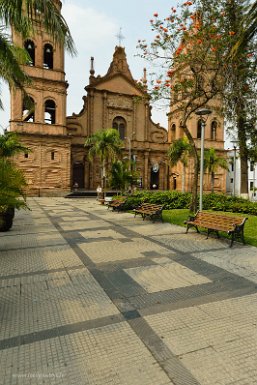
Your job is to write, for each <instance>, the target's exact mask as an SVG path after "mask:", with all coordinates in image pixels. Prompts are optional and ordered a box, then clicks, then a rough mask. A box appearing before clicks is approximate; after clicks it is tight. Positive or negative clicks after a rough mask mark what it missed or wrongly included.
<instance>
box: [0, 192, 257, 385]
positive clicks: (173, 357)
mask: <svg viewBox="0 0 257 385" xmlns="http://www.w3.org/2000/svg"><path fill="white" fill-rule="evenodd" d="M29 205H30V208H31V211H27V212H24V211H20V212H18V213H17V215H16V217H15V221H14V226H13V228H12V230H11V231H10V232H8V233H0V324H1V327H0V362H1V366H0V385H16V384H17V385H20V384H21V385H23V384H24V385H27V384H31V385H34V384H43V383H45V384H65V385H72V384H74V385H75V384H76V385H85V384H87V385H107V384H112V385H113V384H114V385H137V384H138V385H256V384H257V369H256V368H257V359H256V357H257V332H256V331H257V326H256V320H257V287H256V283H257V253H256V248H253V247H248V246H242V245H238V244H236V245H235V247H233V249H230V248H228V243H227V241H224V240H218V239H215V238H210V239H208V240H206V239H205V236H203V235H201V234H196V233H195V232H194V231H191V232H190V233H189V234H185V229H184V228H180V227H177V226H171V225H170V224H167V223H159V222H156V223H152V222H151V221H149V220H146V221H142V218H139V217H136V218H134V216H133V215H132V214H130V213H117V212H112V211H111V210H108V209H107V208H106V207H105V206H102V205H99V204H98V203H97V202H96V201H95V200H94V199H90V198H88V199H76V200H67V199H64V198H34V199H32V198H30V199H29Z"/></svg>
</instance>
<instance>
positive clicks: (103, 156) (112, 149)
mask: <svg viewBox="0 0 257 385" xmlns="http://www.w3.org/2000/svg"><path fill="white" fill-rule="evenodd" d="M121 146H122V141H121V139H120V137H119V133H118V131H117V130H115V129H114V128H108V129H106V130H101V131H97V132H95V133H94V134H93V135H91V136H90V137H88V138H87V139H86V141H85V147H86V148H87V149H88V158H89V160H90V161H93V160H94V159H95V158H97V157H98V158H99V159H100V165H101V182H102V183H101V187H102V189H103V191H104V188H105V178H106V172H107V165H108V162H109V161H111V162H113V161H115V160H116V159H117V157H118V155H119V154H120V151H121Z"/></svg>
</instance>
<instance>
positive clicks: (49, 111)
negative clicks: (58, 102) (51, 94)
mask: <svg viewBox="0 0 257 385" xmlns="http://www.w3.org/2000/svg"><path fill="white" fill-rule="evenodd" d="M55 113H56V106H55V102H54V101H53V100H47V101H46V102H45V123H47V124H55Z"/></svg>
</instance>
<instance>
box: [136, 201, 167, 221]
mask: <svg viewBox="0 0 257 385" xmlns="http://www.w3.org/2000/svg"><path fill="white" fill-rule="evenodd" d="M162 210H163V205H158V204H155V203H147V202H145V203H142V204H141V205H140V206H139V207H137V208H136V209H134V210H133V212H134V217H135V216H136V215H141V216H142V218H143V220H145V218H146V217H149V218H150V219H151V220H155V219H158V218H160V219H161V220H163V219H162Z"/></svg>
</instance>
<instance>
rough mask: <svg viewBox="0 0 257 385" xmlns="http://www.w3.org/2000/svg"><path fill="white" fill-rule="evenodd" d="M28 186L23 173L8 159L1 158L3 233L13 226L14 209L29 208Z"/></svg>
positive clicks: (0, 184)
mask: <svg viewBox="0 0 257 385" xmlns="http://www.w3.org/2000/svg"><path fill="white" fill-rule="evenodd" d="M26 186H27V183H26V180H25V178H24V175H23V173H22V171H21V170H19V169H17V168H16V167H15V166H14V165H13V164H12V163H11V162H10V161H9V160H8V159H6V158H0V229H2V231H6V230H9V228H10V227H11V226H12V218H13V215H14V209H21V208H27V204H26V200H25V191H26ZM6 221H7V222H8V223H6Z"/></svg>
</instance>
